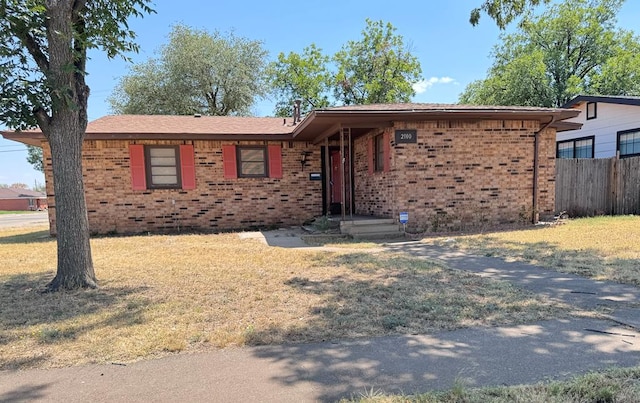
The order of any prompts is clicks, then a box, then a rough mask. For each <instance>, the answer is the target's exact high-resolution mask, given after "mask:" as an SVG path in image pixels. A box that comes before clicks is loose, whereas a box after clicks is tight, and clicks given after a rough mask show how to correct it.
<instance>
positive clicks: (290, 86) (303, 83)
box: [268, 44, 332, 116]
mask: <svg viewBox="0 0 640 403" xmlns="http://www.w3.org/2000/svg"><path fill="white" fill-rule="evenodd" d="M329 60H330V59H329V57H328V56H326V55H324V54H323V53H322V49H320V48H318V47H316V45H315V44H311V45H310V46H308V47H306V48H304V50H303V51H302V54H298V53H295V52H290V53H289V54H288V55H286V56H285V54H284V53H280V54H279V55H278V60H276V61H275V62H272V63H271V64H269V68H268V82H269V85H270V86H271V88H272V91H273V93H274V94H275V95H276V97H277V99H278V100H277V103H276V108H275V115H276V116H291V113H292V112H291V108H292V105H293V102H294V101H295V100H298V99H299V100H301V101H302V103H301V104H300V111H301V113H302V114H306V113H308V112H309V111H311V110H312V109H317V108H324V107H327V106H329V105H330V103H329V89H330V88H331V81H332V76H331V73H330V72H329V69H328V66H327V65H328V63H329Z"/></svg>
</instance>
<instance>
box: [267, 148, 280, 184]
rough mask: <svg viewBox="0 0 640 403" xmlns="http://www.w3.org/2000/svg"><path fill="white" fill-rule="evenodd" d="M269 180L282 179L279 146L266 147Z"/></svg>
mask: <svg viewBox="0 0 640 403" xmlns="http://www.w3.org/2000/svg"><path fill="white" fill-rule="evenodd" d="M267 149H268V152H269V178H276V179H281V178H282V151H281V147H280V146H268V147H267Z"/></svg>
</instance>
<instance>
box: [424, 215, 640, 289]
mask: <svg viewBox="0 0 640 403" xmlns="http://www.w3.org/2000/svg"><path fill="white" fill-rule="evenodd" d="M423 242H425V243H435V244H441V245H447V246H453V247H458V248H461V249H464V250H468V251H469V252H471V253H476V254H481V255H485V256H496V257H501V258H504V259H506V260H523V261H527V262H530V263H532V264H535V265H541V266H544V267H547V268H549V269H552V270H557V271H561V272H566V273H574V274H577V275H580V276H584V277H590V278H593V279H596V280H610V281H615V282H619V283H624V284H631V285H635V286H640V216H618V217H610V216H606V217H595V218H582V219H575V220H568V221H567V222H566V223H564V224H561V225H554V226H547V227H540V228H535V229H527V230H521V231H508V232H496V233H489V234H480V235H470V236H456V237H446V238H426V239H424V240H423Z"/></svg>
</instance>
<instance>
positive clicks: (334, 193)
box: [329, 149, 351, 214]
mask: <svg viewBox="0 0 640 403" xmlns="http://www.w3.org/2000/svg"><path fill="white" fill-rule="evenodd" d="M345 154H346V158H345V164H344V181H343V180H342V172H341V169H340V165H341V162H342V161H341V157H340V150H337V149H332V150H331V151H329V155H330V160H331V178H330V182H329V185H330V195H331V205H330V210H331V214H340V213H341V212H342V195H343V193H344V195H345V201H346V206H345V207H346V210H345V211H346V212H349V211H350V206H351V200H350V197H349V195H350V193H351V192H349V186H351V185H350V183H351V181H350V180H349V178H350V172H349V167H350V165H349V150H348V149H346V150H345Z"/></svg>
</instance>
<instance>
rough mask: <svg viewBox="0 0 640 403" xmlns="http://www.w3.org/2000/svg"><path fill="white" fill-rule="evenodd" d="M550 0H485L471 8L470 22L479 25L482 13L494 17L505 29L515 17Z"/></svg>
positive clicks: (499, 25)
mask: <svg viewBox="0 0 640 403" xmlns="http://www.w3.org/2000/svg"><path fill="white" fill-rule="evenodd" d="M549 1H550V0H485V1H484V3H482V5H480V7H478V8H474V9H473V10H471V15H470V17H469V22H471V24H473V25H478V23H479V22H480V16H481V14H482V13H486V14H488V15H489V17H491V18H493V20H494V21H495V22H496V24H497V25H498V27H500V28H501V29H504V28H505V27H506V26H507V25H509V23H511V22H512V21H513V20H514V19H516V18H518V17H519V16H520V15H522V14H524V13H526V12H528V11H530V10H531V8H532V7H535V6H537V5H539V4H547V3H549Z"/></svg>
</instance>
